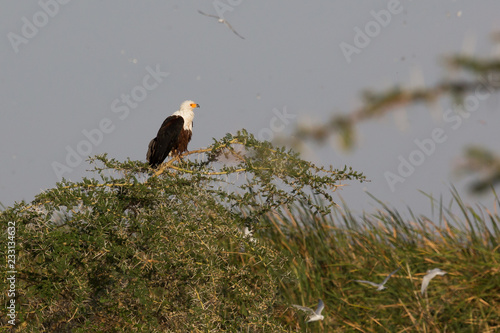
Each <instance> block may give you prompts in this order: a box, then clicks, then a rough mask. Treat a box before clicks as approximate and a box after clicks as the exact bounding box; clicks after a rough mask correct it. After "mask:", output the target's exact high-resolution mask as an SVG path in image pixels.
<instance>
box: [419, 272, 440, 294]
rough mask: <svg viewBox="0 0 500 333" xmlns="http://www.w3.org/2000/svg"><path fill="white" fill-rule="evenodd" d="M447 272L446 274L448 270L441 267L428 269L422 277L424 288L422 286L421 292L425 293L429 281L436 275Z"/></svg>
mask: <svg viewBox="0 0 500 333" xmlns="http://www.w3.org/2000/svg"><path fill="white" fill-rule="evenodd" d="M445 274H446V272H445V271H443V270H441V269H440V268H434V269H429V270H428V271H427V274H425V276H424V278H423V279H422V288H420V292H421V293H422V295H423V294H424V292H425V290H426V289H427V286H428V285H429V282H430V281H431V280H432V279H433V278H434V277H435V276H436V275H445Z"/></svg>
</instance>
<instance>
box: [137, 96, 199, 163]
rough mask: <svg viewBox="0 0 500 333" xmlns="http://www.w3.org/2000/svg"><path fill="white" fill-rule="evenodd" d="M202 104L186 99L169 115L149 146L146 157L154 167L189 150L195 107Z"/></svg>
mask: <svg viewBox="0 0 500 333" xmlns="http://www.w3.org/2000/svg"><path fill="white" fill-rule="evenodd" d="M199 107H200V106H199V105H198V104H196V103H194V102H193V101H185V102H184V103H182V104H181V107H180V109H179V111H176V112H174V113H173V114H172V115H171V116H169V117H167V119H165V121H164V122H163V124H162V125H161V127H160V129H159V130H158V134H156V137H155V138H154V139H153V140H151V142H150V143H149V146H148V152H147V154H146V159H147V160H148V162H149V165H150V166H151V167H153V168H155V167H157V166H158V165H160V164H161V163H163V161H164V160H165V159H166V158H167V156H168V155H169V154H170V155H180V154H182V153H183V152H185V151H187V146H188V143H189V141H191V137H192V135H193V132H192V128H193V118H194V112H193V109H194V108H199Z"/></svg>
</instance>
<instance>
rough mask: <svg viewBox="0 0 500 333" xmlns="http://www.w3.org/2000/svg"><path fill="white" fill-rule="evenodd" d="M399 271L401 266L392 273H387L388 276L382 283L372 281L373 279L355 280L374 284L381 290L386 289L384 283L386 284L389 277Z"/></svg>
mask: <svg viewBox="0 0 500 333" xmlns="http://www.w3.org/2000/svg"><path fill="white" fill-rule="evenodd" d="M397 271H399V268H398V269H396V270H395V271H393V272H392V273H391V274H389V275H387V277H386V278H385V280H384V281H382V283H375V282H371V281H365V280H354V281H356V282H359V283H368V284H369V285H372V286H374V287H377V290H378V291H380V290H384V289H385V287H384V284H386V282H387V281H388V280H389V278H390V277H391V276H392V275H393V274H394V273H396V272H397Z"/></svg>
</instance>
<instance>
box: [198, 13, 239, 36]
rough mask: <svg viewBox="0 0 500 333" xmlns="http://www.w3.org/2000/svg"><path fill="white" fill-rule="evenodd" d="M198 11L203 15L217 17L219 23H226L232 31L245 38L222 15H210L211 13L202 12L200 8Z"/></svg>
mask: <svg viewBox="0 0 500 333" xmlns="http://www.w3.org/2000/svg"><path fill="white" fill-rule="evenodd" d="M198 13H200V14H201V15H205V16H208V17H213V18H216V19H217V21H218V22H219V23H224V24H225V25H226V27H228V28H229V29H230V30H231V31H232V32H234V34H235V35H236V36H238V37H240V38H241V39H245V37H243V36H242V35H240V34H239V33H237V32H236V30H234V29H233V27H232V26H231V24H229V22H228V21H226V20H224V19H223V18H222V17H219V16H215V15H210V14H206V13H204V12H202V11H201V10H198Z"/></svg>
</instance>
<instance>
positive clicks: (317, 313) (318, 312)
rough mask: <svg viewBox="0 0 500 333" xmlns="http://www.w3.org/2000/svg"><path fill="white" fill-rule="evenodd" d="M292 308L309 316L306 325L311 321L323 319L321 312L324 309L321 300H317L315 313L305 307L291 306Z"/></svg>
mask: <svg viewBox="0 0 500 333" xmlns="http://www.w3.org/2000/svg"><path fill="white" fill-rule="evenodd" d="M292 306H293V307H295V308H297V309H299V310H302V311H305V312H307V313H309V314H310V316H309V318H308V319H307V321H306V323H310V322H312V321H318V320H323V319H324V318H325V317H324V316H322V315H321V311H323V309H324V308H325V304H324V303H323V301H322V300H321V299H320V300H319V303H318V307H317V308H316V311H314V310H313V309H311V308H308V307H305V306H300V305H297V304H292Z"/></svg>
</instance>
